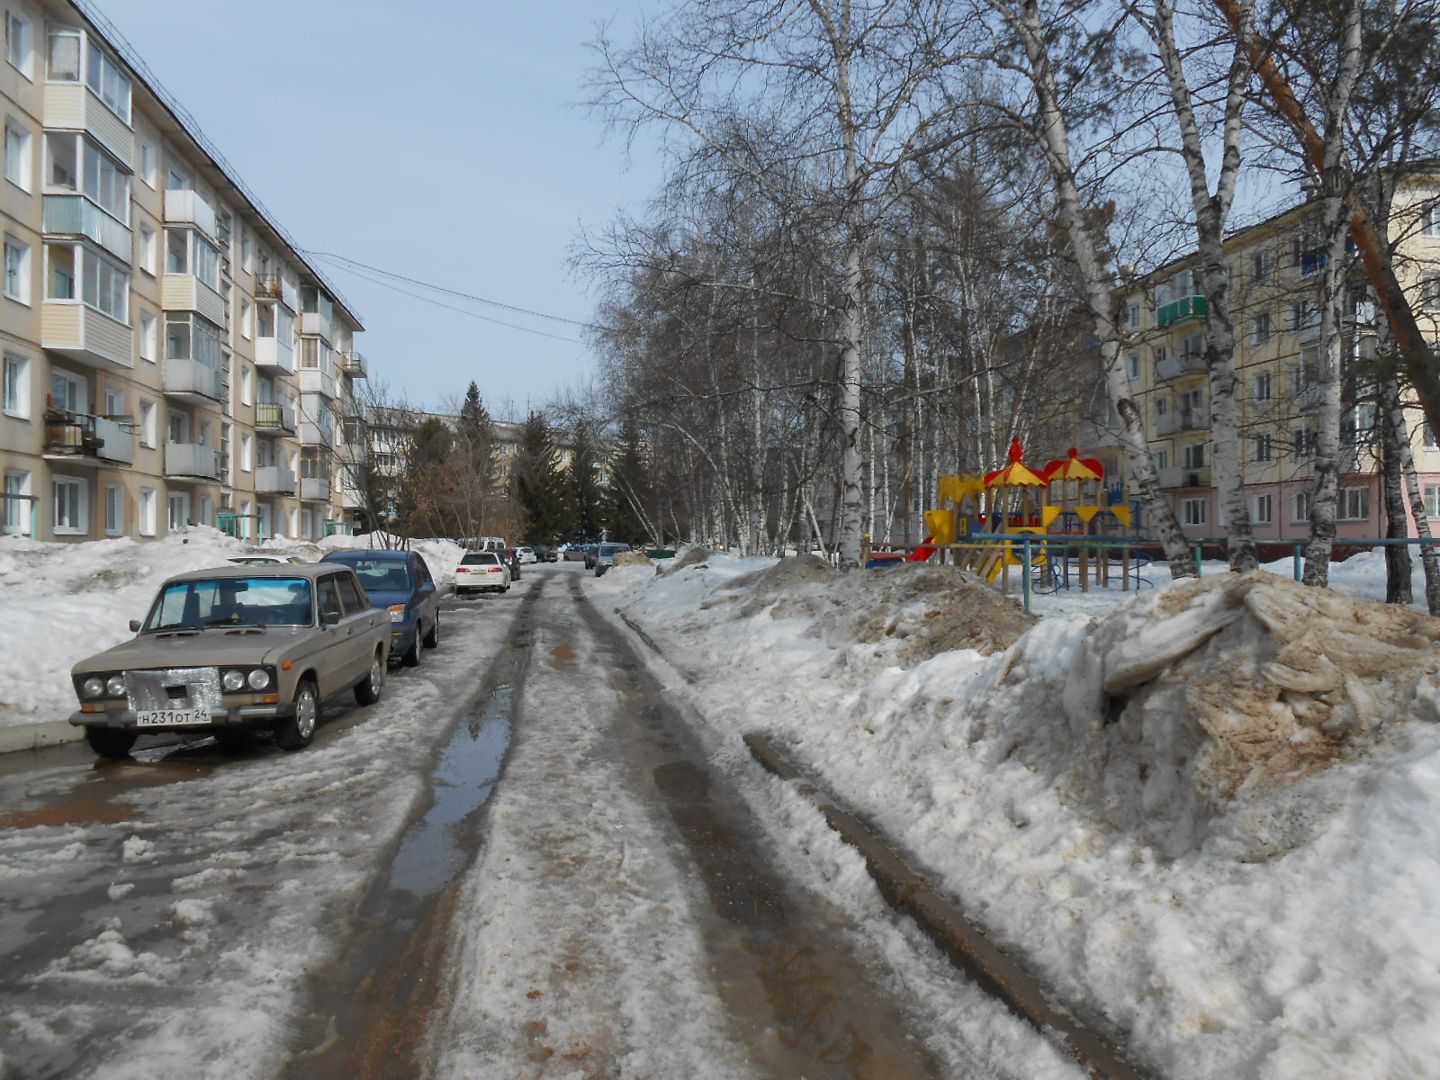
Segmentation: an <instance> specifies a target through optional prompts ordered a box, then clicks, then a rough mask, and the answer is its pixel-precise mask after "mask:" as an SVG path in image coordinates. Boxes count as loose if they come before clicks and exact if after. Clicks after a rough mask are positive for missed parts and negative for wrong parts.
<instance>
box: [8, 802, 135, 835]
mask: <svg viewBox="0 0 1440 1080" xmlns="http://www.w3.org/2000/svg"><path fill="white" fill-rule="evenodd" d="M139 816H140V811H139V810H133V809H129V808H127V807H123V806H112V805H111V804H110V803H108V802H106V801H105V800H104V799H69V800H67V801H65V802H61V803H54V804H52V805H50V806H42V807H40V808H39V809H37V810H15V811H12V812H11V813H8V814H4V815H0V829H34V828H38V827H39V826H42V825H91V824H98V825H115V824H118V823H119V822H121V821H132V820H134V819H135V818H137V817H139Z"/></svg>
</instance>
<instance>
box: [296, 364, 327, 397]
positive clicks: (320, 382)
mask: <svg viewBox="0 0 1440 1080" xmlns="http://www.w3.org/2000/svg"><path fill="white" fill-rule="evenodd" d="M300 392H301V393H302V394H319V395H320V396H321V397H323V398H326V399H328V400H330V401H334V400H335V376H333V375H331V374H330V372H328V371H325V370H324V369H322V368H308V367H302V368H301V369H300Z"/></svg>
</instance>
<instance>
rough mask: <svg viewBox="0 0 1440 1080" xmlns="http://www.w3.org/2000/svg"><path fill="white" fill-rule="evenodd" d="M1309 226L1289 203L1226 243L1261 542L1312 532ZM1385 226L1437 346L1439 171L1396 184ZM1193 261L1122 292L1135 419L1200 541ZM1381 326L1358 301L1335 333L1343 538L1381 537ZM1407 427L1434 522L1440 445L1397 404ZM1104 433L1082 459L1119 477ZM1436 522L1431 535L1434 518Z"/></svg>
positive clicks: (1205, 429) (1199, 371) (1200, 434)
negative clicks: (1375, 362) (1377, 391)
mask: <svg viewBox="0 0 1440 1080" xmlns="http://www.w3.org/2000/svg"><path fill="white" fill-rule="evenodd" d="M1317 218H1318V209H1317V207H1316V205H1315V204H1313V203H1311V204H1306V205H1301V206H1297V207H1295V208H1293V209H1291V210H1289V211H1286V212H1285V213H1282V214H1279V215H1277V216H1275V217H1272V218H1270V219H1268V220H1266V221H1264V222H1261V223H1259V224H1257V225H1254V226H1252V227H1250V228H1247V229H1244V230H1242V231H1239V232H1237V233H1235V234H1234V235H1232V236H1231V237H1230V238H1229V239H1228V240H1227V241H1226V245H1225V247H1226V251H1227V254H1228V256H1229V265H1230V273H1231V283H1232V289H1233V292H1232V297H1233V300H1234V306H1233V313H1234V320H1235V327H1236V334H1237V348H1236V358H1235V359H1236V371H1237V376H1238V386H1237V398H1238V403H1239V417H1240V436H1241V439H1242V447H1241V469H1242V475H1243V478H1244V482H1245V485H1246V488H1247V490H1248V498H1249V500H1250V514H1251V518H1252V520H1253V521H1254V525H1255V535H1256V538H1257V539H1258V540H1261V541H1270V542H1275V541H1283V542H1290V541H1299V540H1304V539H1305V538H1306V537H1307V536H1308V534H1309V517H1310V493H1311V490H1312V488H1313V485H1314V475H1313V470H1312V467H1311V459H1312V455H1313V453H1314V450H1315V438H1316V421H1315V414H1316V409H1317V406H1318V391H1319V387H1318V385H1317V384H1316V375H1317V372H1318V370H1319V366H1320V363H1319V362H1320V340H1319V337H1320V315H1319V281H1320V276H1321V275H1320V271H1321V269H1322V268H1323V267H1324V264H1325V257H1326V256H1325V251H1324V248H1323V243H1322V241H1321V239H1320V237H1319V235H1318V230H1317V228H1316V224H1315V223H1316V221H1317ZM1389 228H1390V230H1391V234H1392V236H1393V237H1394V239H1395V241H1396V243H1397V252H1398V257H1397V273H1398V274H1399V276H1400V279H1401V283H1402V285H1403V286H1404V287H1405V288H1406V290H1407V292H1408V294H1409V295H1410V297H1411V302H1412V304H1414V306H1415V308H1416V311H1417V314H1418V315H1419V316H1420V322H1421V328H1422V330H1424V331H1425V332H1426V333H1427V334H1428V335H1429V337H1430V339H1431V340H1432V341H1437V340H1440V322H1437V319H1440V172H1434V173H1431V172H1429V171H1425V172H1417V173H1412V174H1411V175H1410V176H1408V177H1407V178H1406V180H1405V181H1404V183H1403V184H1402V185H1401V189H1400V192H1399V194H1398V195H1397V198H1396V200H1395V205H1394V213H1393V216H1392V218H1391V221H1390V222H1389ZM1194 258H1195V257H1194V256H1190V257H1188V258H1186V259H1181V260H1178V261H1176V262H1175V263H1172V264H1171V265H1169V266H1167V267H1164V268H1162V270H1161V271H1159V272H1157V273H1155V274H1153V275H1150V276H1149V277H1147V278H1146V279H1145V280H1143V281H1137V282H1136V283H1135V284H1134V285H1133V286H1131V287H1130V288H1129V289H1127V290H1126V292H1125V294H1124V305H1125V306H1124V312H1125V321H1126V329H1127V331H1128V332H1129V333H1130V335H1131V340H1132V344H1131V346H1130V347H1129V348H1127V349H1126V350H1125V353H1124V356H1125V363H1126V366H1127V375H1128V376H1129V378H1130V380H1131V383H1132V385H1133V386H1134V387H1135V390H1136V396H1137V398H1138V399H1139V401H1140V403H1141V406H1142V409H1143V412H1144V415H1145V424H1146V431H1147V435H1148V437H1149V442H1150V448H1151V452H1152V453H1153V454H1154V456H1155V461H1156V466H1157V468H1158V470H1159V474H1160V486H1161V487H1162V488H1163V489H1164V490H1165V491H1166V492H1167V494H1168V495H1169V497H1170V499H1171V501H1172V504H1173V505H1174V508H1175V512H1176V514H1177V516H1178V517H1179V519H1180V522H1181V524H1182V525H1183V526H1184V528H1185V531H1186V533H1187V534H1189V535H1192V536H1196V537H1203V536H1218V535H1220V534H1221V533H1222V532H1223V528H1224V522H1223V520H1222V518H1221V516H1220V506H1219V501H1218V498H1217V495H1216V492H1215V490H1214V488H1213V486H1212V484H1211V475H1210V467H1211V454H1212V440H1211V430H1210V427H1211V425H1210V401H1209V394H1210V389H1209V376H1208V371H1207V369H1206V365H1205V358H1204V319H1205V314H1206V300H1205V297H1204V296H1203V295H1201V291H1202V290H1201V288H1200V285H1199V282H1198V280H1197V279H1196V271H1195V266H1194ZM1377 318H1383V315H1381V314H1380V313H1378V312H1376V311H1375V310H1374V309H1373V306H1372V305H1367V304H1365V303H1363V302H1362V303H1360V304H1358V305H1357V314H1356V317H1355V318H1354V319H1353V320H1352V321H1350V322H1349V323H1348V324H1347V325H1346V327H1345V354H1346V357H1347V361H1346V370H1345V373H1344V379H1345V383H1346V391H1345V395H1346V396H1345V400H1346V402H1347V404H1346V407H1345V411H1344V418H1343V421H1342V441H1343V444H1344V447H1343V449H1344V453H1343V464H1342V471H1341V476H1340V498H1339V506H1338V508H1337V518H1338V520H1337V523H1336V532H1337V536H1338V537H1340V538H1346V537H1350V538H1358V537H1376V536H1381V535H1383V532H1384V528H1383V523H1384V506H1383V501H1382V495H1381V489H1380V476H1379V458H1378V454H1377V452H1376V450H1375V442H1374V440H1375V435H1374V433H1373V429H1374V408H1373V405H1372V404H1371V401H1370V399H1371V397H1372V393H1371V390H1370V388H1369V385H1368V383H1367V379H1368V373H1367V371H1366V364H1365V360H1366V359H1368V358H1370V357H1372V356H1373V355H1374V347H1375V345H1374V342H1375V326H1376V323H1375V320H1376V319H1377ZM1407 420H1408V426H1409V428H1410V433H1411V438H1412V444H1413V448H1414V452H1415V461H1416V466H1417V468H1418V470H1419V471H1420V474H1421V484H1422V486H1423V489H1424V494H1425V504H1426V510H1427V516H1428V517H1430V518H1440V445H1437V443H1436V440H1435V437H1434V435H1433V433H1432V432H1431V431H1430V430H1429V427H1428V425H1426V424H1425V422H1424V416H1423V414H1422V413H1421V412H1420V410H1419V409H1418V408H1416V407H1412V408H1410V409H1408V410H1407ZM1104 427H1105V425H1101V428H1102V431H1101V433H1100V435H1099V437H1098V438H1097V439H1096V441H1095V443H1094V445H1093V446H1092V447H1091V452H1092V453H1093V454H1094V455H1095V456H1097V457H1099V458H1100V459H1101V460H1103V461H1105V463H1106V465H1107V473H1108V474H1109V475H1110V476H1112V477H1117V478H1119V479H1120V482H1121V483H1123V482H1124V480H1125V462H1124V457H1123V454H1121V453H1120V452H1119V450H1118V444H1117V443H1116V442H1115V440H1114V439H1113V438H1108V439H1107V438H1106V437H1105V436H1104V431H1103V429H1104ZM1127 486H1128V485H1127ZM1413 524H1414V523H1413V522H1411V533H1412V535H1413V533H1414V528H1413ZM1434 528H1435V529H1436V530H1437V531H1440V523H1436V525H1435V526H1434Z"/></svg>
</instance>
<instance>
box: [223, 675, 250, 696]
mask: <svg viewBox="0 0 1440 1080" xmlns="http://www.w3.org/2000/svg"><path fill="white" fill-rule="evenodd" d="M220 685H221V686H223V687H224V688H225V689H226V690H229V691H230V692H231V693H232V694H233V693H234V692H235V691H237V690H243V689H245V673H244V672H243V671H233V670H232V671H227V672H225V674H224V675H222V676H221V677H220Z"/></svg>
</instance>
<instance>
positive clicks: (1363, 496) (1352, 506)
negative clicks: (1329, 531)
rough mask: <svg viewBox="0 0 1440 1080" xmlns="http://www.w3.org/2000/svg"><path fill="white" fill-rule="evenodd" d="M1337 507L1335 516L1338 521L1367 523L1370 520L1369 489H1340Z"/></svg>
mask: <svg viewBox="0 0 1440 1080" xmlns="http://www.w3.org/2000/svg"><path fill="white" fill-rule="evenodd" d="M1338 502H1339V505H1338V506H1337V507H1336V513H1335V516H1336V518H1337V519H1338V520H1340V521H1368V520H1369V518H1370V489H1369V488H1368V487H1348V488H1341V489H1340V497H1339V500H1338Z"/></svg>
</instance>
